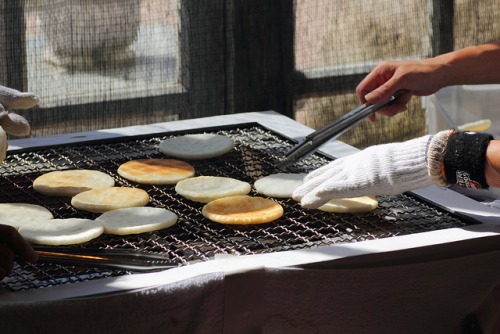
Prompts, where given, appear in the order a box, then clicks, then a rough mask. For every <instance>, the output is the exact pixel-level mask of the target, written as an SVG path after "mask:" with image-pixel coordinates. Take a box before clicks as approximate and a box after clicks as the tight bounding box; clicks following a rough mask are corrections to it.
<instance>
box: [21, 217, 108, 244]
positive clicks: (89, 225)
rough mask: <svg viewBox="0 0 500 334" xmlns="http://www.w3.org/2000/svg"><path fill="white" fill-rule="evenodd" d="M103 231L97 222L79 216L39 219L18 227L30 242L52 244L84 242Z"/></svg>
mask: <svg viewBox="0 0 500 334" xmlns="http://www.w3.org/2000/svg"><path fill="white" fill-rule="evenodd" d="M103 231H104V228H103V227H102V225H101V224H100V223H99V222H96V221H95V220H92V219H81V218H67V219H51V220H40V221H37V222H33V223H31V224H26V225H23V226H21V228H20V229H19V233H20V234H21V235H22V236H23V237H24V238H25V239H26V240H27V241H29V242H30V243H33V244H42V245H54V246H57V245H72V244H80V243H84V242H87V241H90V240H92V239H94V238H97V237H98V236H100V235H101V234H102V233H103Z"/></svg>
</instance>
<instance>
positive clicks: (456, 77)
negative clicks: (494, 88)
mask: <svg viewBox="0 0 500 334" xmlns="http://www.w3.org/2000/svg"><path fill="white" fill-rule="evenodd" d="M499 60H500V40H499V41H495V42H492V43H488V44H483V45H479V46H472V47H467V48H464V49H460V50H457V51H453V52H449V53H446V54H442V55H439V56H437V57H434V58H429V59H428V60H427V61H428V62H429V64H433V65H438V66H439V70H438V71H437V72H436V79H437V80H439V81H440V86H441V87H445V86H454V85H475V84H494V83H500V67H499V66H498V61H499Z"/></svg>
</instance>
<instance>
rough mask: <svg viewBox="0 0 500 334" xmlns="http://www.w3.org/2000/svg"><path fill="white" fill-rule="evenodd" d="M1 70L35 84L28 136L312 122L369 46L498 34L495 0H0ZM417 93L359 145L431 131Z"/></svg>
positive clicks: (423, 44)
mask: <svg viewBox="0 0 500 334" xmlns="http://www.w3.org/2000/svg"><path fill="white" fill-rule="evenodd" d="M0 16H1V18H0V22H3V23H2V24H3V27H2V29H0V30H1V32H0V42H1V43H2V45H3V46H2V48H0V84H2V85H5V86H9V87H13V88H17V89H20V90H24V91H31V92H34V93H36V94H37V95H38V96H39V97H40V99H41V102H40V104H39V105H38V106H37V107H35V108H33V109H30V110H25V111H20V112H19V113H20V114H22V115H23V116H25V117H26V118H27V119H28V120H29V121H30V123H31V125H32V133H31V136H33V137H36V136H45V135H51V134H58V133H69V132H80V131H88V130H96V129H104V128H110V127H122V126H128V125H137V124H148V123H154V122H165V121H172V120H178V119H188V118H194V117H203V116H211V115H224V114H232V113H240V112H248V111H261V110H276V111H278V112H280V113H282V114H284V115H287V116H289V117H292V118H294V119H296V120H297V121H298V122H300V123H303V124H305V125H308V126H310V127H312V128H315V129H317V128H319V127H321V126H323V125H325V124H327V123H329V122H331V121H333V120H334V119H336V118H337V117H339V116H341V115H343V114H345V113H347V112H348V111H350V110H351V109H353V108H355V107H357V106H358V104H359V102H358V98H357V96H356V94H355V87H356V85H357V84H358V83H359V81H360V80H361V79H362V78H363V77H364V76H365V75H366V74H367V73H369V71H370V70H371V69H372V68H373V67H374V66H375V65H376V64H377V62H378V61H380V60H388V59H393V60H396V59H420V58H426V57H430V56H434V55H437V54H441V53H445V52H449V51H452V50H454V49H458V48H462V47H465V46H469V45H476V44H481V43H486V42H490V41H493V40H496V39H498V38H500V8H499V6H498V3H497V1H495V0H455V1H453V0H427V1H421V0H420V1H419V0H401V1H389V0H307V1H306V0H295V1H294V0H273V1H269V0H255V1H244V0H240V1H237V0H235V1H226V0H208V1H195V0H3V1H2V4H0ZM427 119H428V118H427V116H426V110H425V109H424V108H423V107H422V101H421V100H420V99H418V98H413V100H412V102H411V104H410V106H409V110H408V111H407V112H406V113H403V114H400V115H397V116H395V117H392V118H386V117H378V118H377V121H376V122H375V123H371V122H369V121H363V122H362V123H361V124H360V125H358V126H357V127H355V128H354V129H352V130H350V131H348V132H347V133H345V134H344V135H342V136H341V137H340V138H339V139H340V140H342V141H344V142H346V143H349V144H351V145H353V146H355V147H358V148H364V147H366V146H369V145H373V144H380V143H386V142H391V141H400V140H406V139H410V138H413V137H416V136H420V135H423V134H425V133H426V132H427V131H428V125H427V124H426V122H427Z"/></svg>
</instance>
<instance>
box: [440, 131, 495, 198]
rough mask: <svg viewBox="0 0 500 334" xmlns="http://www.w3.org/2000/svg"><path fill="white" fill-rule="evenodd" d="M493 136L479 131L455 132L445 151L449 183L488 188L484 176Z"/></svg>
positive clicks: (446, 175)
mask: <svg viewBox="0 0 500 334" xmlns="http://www.w3.org/2000/svg"><path fill="white" fill-rule="evenodd" d="M492 139H493V136H491V135H489V134H487V133H478V132H453V133H452V134H451V135H450V136H449V138H448V141H447V143H446V149H445V152H444V160H443V167H444V174H445V177H446V181H447V182H448V183H449V184H456V185H458V186H460V187H463V188H470V189H487V188H488V184H487V183H486V178H485V176H484V166H485V160H486V149H487V147H488V144H489V142H490V140H492Z"/></svg>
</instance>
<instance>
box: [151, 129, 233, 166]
mask: <svg viewBox="0 0 500 334" xmlns="http://www.w3.org/2000/svg"><path fill="white" fill-rule="evenodd" d="M233 147H234V142H233V140H232V139H231V138H229V137H226V136H222V135H217V134H209V133H201V134H192V135H184V136H178V137H173V138H169V139H165V140H163V141H162V142H161V143H160V145H159V147H158V148H159V150H160V151H161V152H163V153H164V154H166V155H169V156H173V157H176V158H180V159H186V160H199V159H209V158H213V157H217V156H220V155H223V154H225V153H227V152H229V151H231V150H232V148H233Z"/></svg>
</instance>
